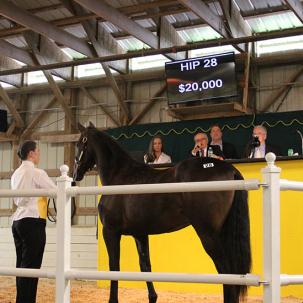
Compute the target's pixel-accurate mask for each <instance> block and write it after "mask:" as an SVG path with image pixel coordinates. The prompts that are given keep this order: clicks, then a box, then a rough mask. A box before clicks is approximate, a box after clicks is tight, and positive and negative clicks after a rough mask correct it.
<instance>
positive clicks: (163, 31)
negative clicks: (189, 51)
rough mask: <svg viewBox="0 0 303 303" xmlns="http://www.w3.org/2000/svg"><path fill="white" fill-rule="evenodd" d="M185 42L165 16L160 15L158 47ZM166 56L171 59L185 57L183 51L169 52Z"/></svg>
mask: <svg viewBox="0 0 303 303" xmlns="http://www.w3.org/2000/svg"><path fill="white" fill-rule="evenodd" d="M184 44H186V42H185V41H184V40H183V39H182V38H181V36H180V35H179V34H178V33H177V31H176V29H175V28H174V27H173V26H172V24H171V23H170V22H169V21H168V20H167V17H165V16H163V17H161V21H160V48H162V47H168V46H174V45H184ZM166 56H167V57H169V58H171V59H173V60H181V59H185V52H178V53H171V54H167V55H166Z"/></svg>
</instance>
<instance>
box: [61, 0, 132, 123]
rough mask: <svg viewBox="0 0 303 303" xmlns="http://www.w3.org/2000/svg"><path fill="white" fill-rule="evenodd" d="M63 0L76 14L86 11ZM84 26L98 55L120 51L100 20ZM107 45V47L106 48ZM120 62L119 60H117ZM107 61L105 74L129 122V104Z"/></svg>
mask: <svg viewBox="0 0 303 303" xmlns="http://www.w3.org/2000/svg"><path fill="white" fill-rule="evenodd" d="M63 2H64V3H65V5H66V6H67V7H68V9H69V10H71V11H72V12H73V13H74V14H76V15H78V14H79V15H81V14H83V13H84V9H83V8H82V7H81V6H80V5H78V4H77V3H75V4H74V5H73V4H71V2H70V1H68V0H63ZM82 26H83V28H84V30H85V32H86V34H87V36H88V38H89V39H90V41H91V43H92V45H93V48H94V50H95V52H96V57H102V56H104V55H106V54H108V53H113V51H114V50H116V51H119V50H120V48H119V47H118V45H117V42H116V41H115V40H114V38H112V37H111V36H110V34H109V33H108V32H107V31H106V30H105V28H104V27H103V25H101V24H99V23H98V22H97V23H96V24H94V21H92V20H90V21H84V22H83V23H82ZM110 46H111V47H112V51H109V49H110ZM105 47H106V49H105ZM120 52H121V51H120ZM117 63H118V62H117ZM124 63H126V61H125V60H124ZM108 64H110V62H109V63H107V62H102V63H101V65H102V68H103V69H104V71H105V74H106V76H107V78H108V81H109V83H110V86H111V88H112V90H113V92H114V94H115V96H116V98H117V100H118V103H119V105H120V107H121V109H122V112H123V114H124V120H125V121H126V122H128V119H129V110H128V108H127V105H126V104H125V102H124V98H123V96H122V94H121V91H120V89H119V87H118V85H117V82H116V81H115V78H114V76H113V74H112V72H111V70H110V68H109V67H108Z"/></svg>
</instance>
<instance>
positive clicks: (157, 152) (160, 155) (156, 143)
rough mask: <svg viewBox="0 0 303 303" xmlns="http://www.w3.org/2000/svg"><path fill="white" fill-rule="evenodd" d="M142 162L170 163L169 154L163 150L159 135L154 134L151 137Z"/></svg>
mask: <svg viewBox="0 0 303 303" xmlns="http://www.w3.org/2000/svg"><path fill="white" fill-rule="evenodd" d="M144 162H145V163H147V164H161V163H171V158H170V156H169V155H167V154H165V153H164V152H163V143H162V138H161V137H160V136H154V137H153V138H152V139H151V141H150V143H149V147H148V152H147V154H145V155H144Z"/></svg>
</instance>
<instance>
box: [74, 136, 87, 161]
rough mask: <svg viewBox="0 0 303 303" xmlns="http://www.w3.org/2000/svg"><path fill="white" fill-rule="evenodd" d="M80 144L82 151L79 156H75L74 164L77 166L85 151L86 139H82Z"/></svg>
mask: <svg viewBox="0 0 303 303" xmlns="http://www.w3.org/2000/svg"><path fill="white" fill-rule="evenodd" d="M81 143H82V144H83V146H82V150H81V152H80V155H79V156H76V158H75V162H76V163H77V164H78V166H79V165H80V164H81V159H82V157H83V154H84V151H85V150H86V149H87V137H83V138H82V140H81Z"/></svg>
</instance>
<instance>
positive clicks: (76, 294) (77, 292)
mask: <svg viewBox="0 0 303 303" xmlns="http://www.w3.org/2000/svg"><path fill="white" fill-rule="evenodd" d="M71 283H72V284H71V285H72V287H71V303H88V302H89V303H107V300H108V295H109V292H108V290H107V289H102V288H97V286H96V282H87V281H72V282H71ZM54 291H55V288H54V282H53V281H51V280H47V279H40V281H39V286H38V298H37V303H54V302H55V294H54ZM119 298H120V302H122V303H144V302H146V303H147V302H148V299H147V295H146V290H143V289H125V288H124V289H123V288H122V289H121V288H120V289H119ZM0 302H1V303H14V302H15V279H14V278H8V277H0ZM261 302H262V299H261V298H248V299H247V301H246V303H261ZM282 302H283V303H303V299H296V298H292V297H289V298H283V299H282ZM157 303H222V297H221V296H209V295H197V294H190V293H177V292H163V291H159V292H158V302H157Z"/></svg>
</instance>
